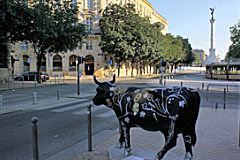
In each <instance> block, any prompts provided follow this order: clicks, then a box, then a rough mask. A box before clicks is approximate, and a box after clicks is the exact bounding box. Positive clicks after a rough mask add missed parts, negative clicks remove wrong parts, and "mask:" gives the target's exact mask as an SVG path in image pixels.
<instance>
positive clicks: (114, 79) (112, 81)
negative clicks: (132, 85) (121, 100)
mask: <svg viewBox="0 0 240 160" xmlns="http://www.w3.org/2000/svg"><path fill="white" fill-rule="evenodd" d="M115 81H116V77H115V74H114V75H113V80H111V81H110V83H111V84H113V83H115Z"/></svg>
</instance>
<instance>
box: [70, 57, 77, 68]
mask: <svg viewBox="0 0 240 160" xmlns="http://www.w3.org/2000/svg"><path fill="white" fill-rule="evenodd" d="M76 59H77V56H75V55H71V56H70V57H69V71H72V72H73V71H76Z"/></svg>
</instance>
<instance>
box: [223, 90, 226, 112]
mask: <svg viewBox="0 0 240 160" xmlns="http://www.w3.org/2000/svg"><path fill="white" fill-rule="evenodd" d="M223 102H224V103H223V109H226V88H224V91H223Z"/></svg>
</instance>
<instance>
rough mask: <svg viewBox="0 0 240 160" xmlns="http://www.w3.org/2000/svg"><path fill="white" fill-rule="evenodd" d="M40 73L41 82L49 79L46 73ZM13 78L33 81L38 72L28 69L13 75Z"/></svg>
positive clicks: (36, 77)
mask: <svg viewBox="0 0 240 160" xmlns="http://www.w3.org/2000/svg"><path fill="white" fill-rule="evenodd" d="M40 75H41V82H45V81H46V80H48V79H49V75H48V74H46V73H42V72H40ZM13 79H14V80H15V81H22V80H24V81H35V80H37V79H38V72H37V71H28V72H24V73H23V74H21V75H19V76H15V77H13Z"/></svg>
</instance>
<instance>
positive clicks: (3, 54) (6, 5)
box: [0, 0, 30, 68]
mask: <svg viewBox="0 0 240 160" xmlns="http://www.w3.org/2000/svg"><path fill="white" fill-rule="evenodd" d="M27 13H28V8H27V6H26V5H25V4H20V3H16V2H15V1H14V0H1V1H0V61H1V62H0V67H4V68H5V67H8V61H7V59H8V58H7V57H8V54H9V50H8V44H9V43H10V42H12V43H14V42H16V41H22V40H25V35H24V31H25V30H26V28H27V26H28V25H29V22H30V20H29V17H28V16H27Z"/></svg>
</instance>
